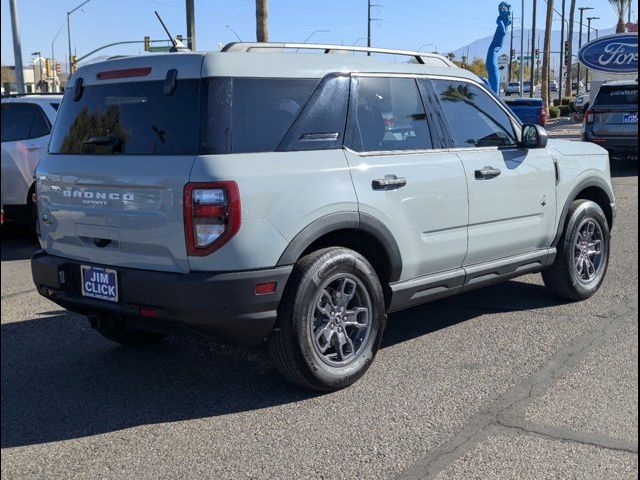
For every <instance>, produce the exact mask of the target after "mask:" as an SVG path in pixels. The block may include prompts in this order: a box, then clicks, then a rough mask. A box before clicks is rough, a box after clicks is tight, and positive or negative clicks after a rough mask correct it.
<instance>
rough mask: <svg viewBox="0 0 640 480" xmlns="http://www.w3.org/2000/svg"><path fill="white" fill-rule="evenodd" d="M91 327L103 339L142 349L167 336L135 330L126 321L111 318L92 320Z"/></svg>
mask: <svg viewBox="0 0 640 480" xmlns="http://www.w3.org/2000/svg"><path fill="white" fill-rule="evenodd" d="M90 320H91V325H92V326H93V328H94V329H95V330H96V331H97V332H98V333H99V334H100V335H102V336H103V337H105V338H108V339H109V340H111V341H113V342H116V343H120V344H121V345H128V346H132V347H140V346H143V345H153V344H154V343H158V342H161V341H162V340H164V339H165V338H166V337H167V335H166V334H163V333H156V332H147V331H144V330H135V329H132V328H129V327H128V326H127V323H126V321H123V320H114V319H110V318H96V317H94V318H91V319H90Z"/></svg>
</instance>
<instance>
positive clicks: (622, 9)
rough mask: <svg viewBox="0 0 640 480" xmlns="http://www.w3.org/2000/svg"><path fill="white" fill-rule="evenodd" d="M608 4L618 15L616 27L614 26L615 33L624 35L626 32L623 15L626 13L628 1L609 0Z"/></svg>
mask: <svg viewBox="0 0 640 480" xmlns="http://www.w3.org/2000/svg"><path fill="white" fill-rule="evenodd" d="M609 3H610V4H611V6H612V7H613V9H614V10H615V11H616V13H617V14H618V25H616V33H624V32H625V30H626V28H625V21H624V15H625V13H627V9H628V8H629V0H609Z"/></svg>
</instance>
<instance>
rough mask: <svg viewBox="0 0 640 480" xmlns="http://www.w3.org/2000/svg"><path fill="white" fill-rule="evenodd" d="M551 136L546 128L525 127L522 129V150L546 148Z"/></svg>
mask: <svg viewBox="0 0 640 480" xmlns="http://www.w3.org/2000/svg"><path fill="white" fill-rule="evenodd" d="M548 140H549V135H548V134H547V131H546V130H545V129H544V127H541V126H540V125H525V126H524V127H522V140H521V141H520V147H522V148H529V149H532V148H546V146H547V142H548Z"/></svg>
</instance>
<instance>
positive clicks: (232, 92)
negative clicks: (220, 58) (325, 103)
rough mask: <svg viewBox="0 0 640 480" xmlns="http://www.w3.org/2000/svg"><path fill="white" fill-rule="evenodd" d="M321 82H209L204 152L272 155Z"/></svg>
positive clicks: (231, 80) (224, 80)
mask: <svg viewBox="0 0 640 480" xmlns="http://www.w3.org/2000/svg"><path fill="white" fill-rule="evenodd" d="M319 82H320V80H319V79H300V78H210V79H208V80H207V87H206V89H207V100H206V104H207V110H206V112H205V113H204V115H205V118H204V120H203V129H204V134H203V136H204V152H203V153H210V154H220V153H251V152H273V151H275V150H276V148H277V147H278V145H279V144H280V142H281V141H282V139H283V138H284V136H285V134H286V133H287V131H288V130H289V128H290V127H291V125H292V124H293V122H294V121H295V119H296V118H297V117H298V115H299V113H300V111H301V110H302V108H303V107H304V106H305V105H306V103H307V101H308V100H309V97H310V96H311V94H312V92H313V91H314V89H315V88H316V86H317V85H318V83H319Z"/></svg>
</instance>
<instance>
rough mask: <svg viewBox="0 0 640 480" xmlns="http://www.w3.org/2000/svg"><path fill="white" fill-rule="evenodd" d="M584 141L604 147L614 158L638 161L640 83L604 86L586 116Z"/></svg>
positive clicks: (617, 83) (628, 82)
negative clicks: (639, 99)
mask: <svg viewBox="0 0 640 480" xmlns="http://www.w3.org/2000/svg"><path fill="white" fill-rule="evenodd" d="M582 139H583V140H584V141H585V142H593V143H597V144H598V145H601V146H602V147H604V148H605V149H606V150H607V151H608V152H609V154H610V155H611V157H613V158H622V159H627V158H635V159H637V158H638V82H637V80H636V81H620V82H609V83H605V84H604V85H602V86H601V87H600V89H599V90H598V93H597V94H596V98H595V100H594V101H593V106H592V107H591V108H589V109H588V110H587V111H586V112H585V114H584V123H583V127H582Z"/></svg>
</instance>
